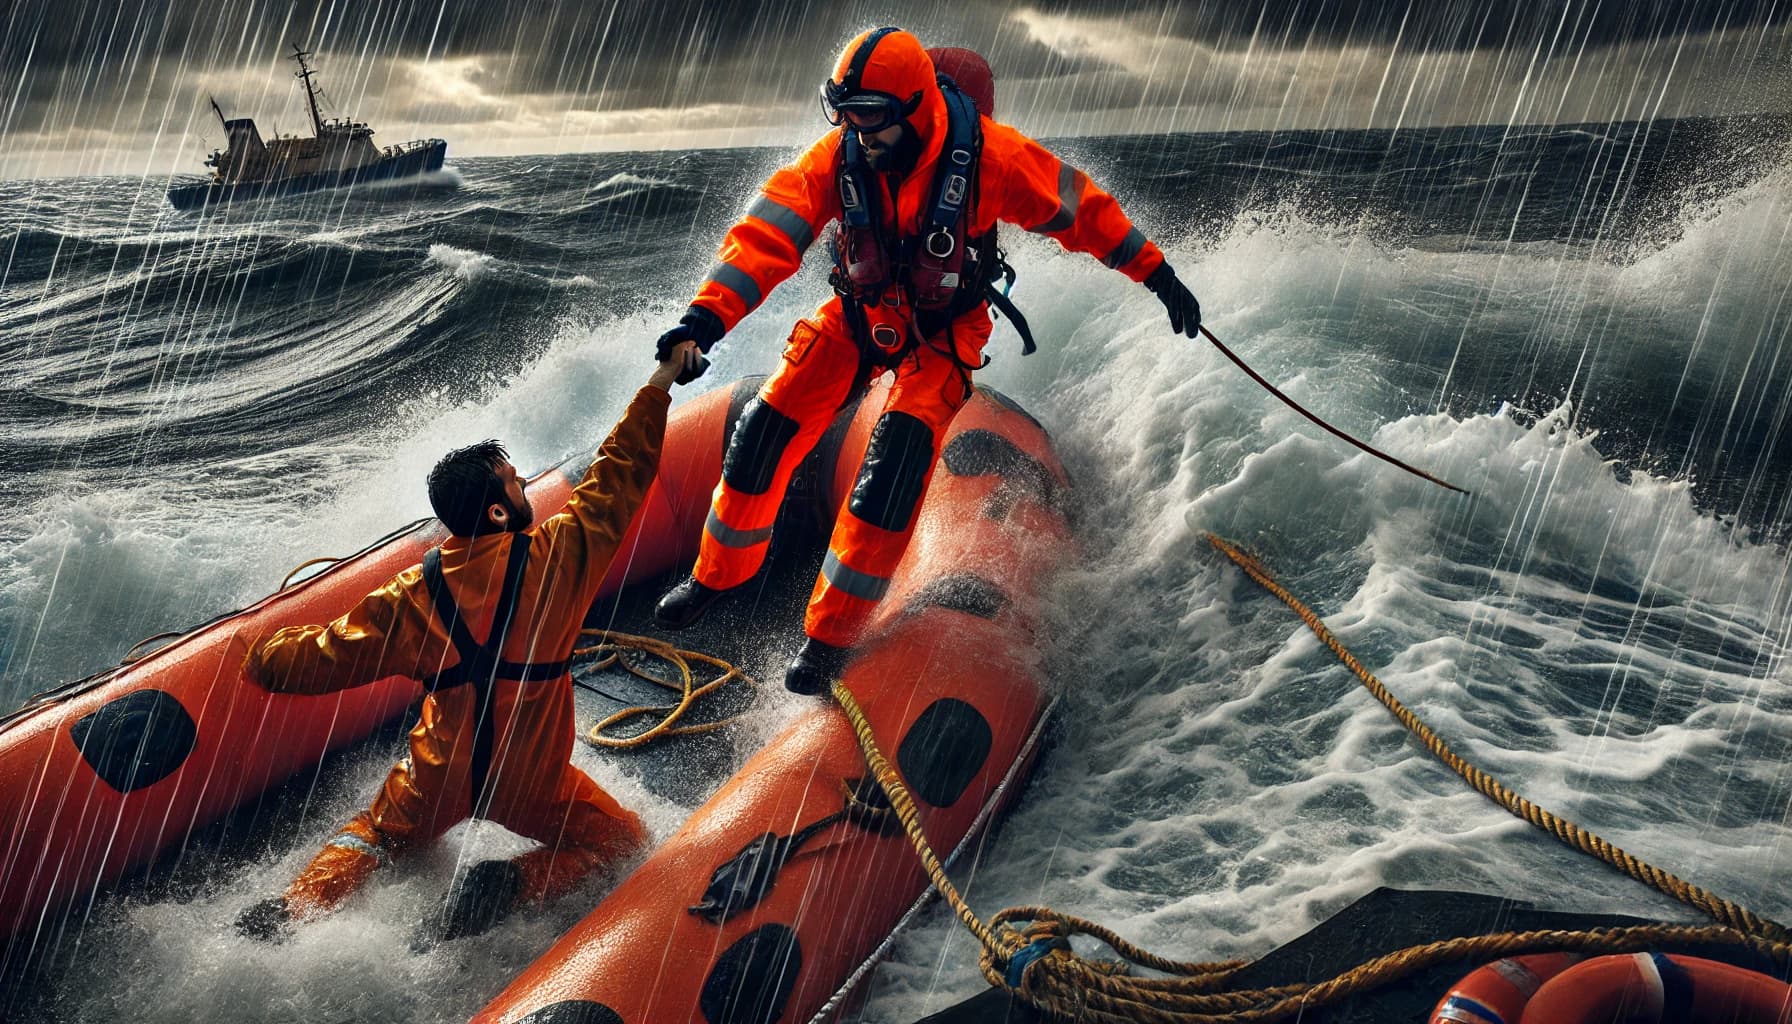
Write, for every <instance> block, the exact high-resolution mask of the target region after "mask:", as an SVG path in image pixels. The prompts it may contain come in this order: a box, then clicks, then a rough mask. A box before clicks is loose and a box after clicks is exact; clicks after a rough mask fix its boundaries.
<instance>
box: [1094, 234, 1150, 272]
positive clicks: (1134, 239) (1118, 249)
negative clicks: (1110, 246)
mask: <svg viewBox="0 0 1792 1024" xmlns="http://www.w3.org/2000/svg"><path fill="white" fill-rule="evenodd" d="M1144 248H1145V232H1143V231H1140V230H1139V229H1138V228H1136V227H1135V228H1133V229H1132V230H1131V231H1128V232H1127V233H1126V237H1125V238H1122V239H1121V240H1120V244H1119V245H1116V246H1114V251H1113V252H1110V253H1108V254H1107V255H1106V256H1104V257H1102V260H1101V262H1102V263H1104V264H1106V265H1108V266H1110V267H1112V268H1114V269H1115V270H1119V269H1120V268H1121V267H1124V266H1126V265H1127V264H1128V263H1131V262H1132V261H1133V257H1135V256H1137V255H1138V254H1139V252H1140V250H1142V249H1144Z"/></svg>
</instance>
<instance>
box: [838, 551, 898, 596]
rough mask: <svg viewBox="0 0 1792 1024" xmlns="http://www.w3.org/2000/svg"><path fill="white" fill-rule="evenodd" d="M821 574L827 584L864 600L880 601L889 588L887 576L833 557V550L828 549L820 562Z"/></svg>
mask: <svg viewBox="0 0 1792 1024" xmlns="http://www.w3.org/2000/svg"><path fill="white" fill-rule="evenodd" d="M821 575H822V576H823V577H825V578H826V579H827V581H828V583H829V585H831V586H834V587H837V588H839V589H840V590H843V591H845V592H846V593H848V594H851V595H852V596H854V597H857V598H861V599H863V600H866V601H881V600H883V596H884V593H885V592H886V591H888V590H889V589H890V581H889V580H888V579H887V578H885V577H883V576H873V575H871V574H870V573H868V572H860V571H859V570H857V569H854V568H853V567H851V566H849V565H847V564H845V563H844V562H842V561H840V559H838V558H836V557H834V552H833V551H829V552H828V557H827V559H826V560H825V561H823V562H822V563H821Z"/></svg>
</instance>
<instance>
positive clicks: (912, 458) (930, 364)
mask: <svg viewBox="0 0 1792 1024" xmlns="http://www.w3.org/2000/svg"><path fill="white" fill-rule="evenodd" d="M989 330H990V323H989V317H988V316H987V315H985V314H983V313H981V312H978V313H973V314H970V315H967V316H964V317H961V318H960V319H959V320H958V321H957V322H956V323H954V324H953V327H952V333H953V338H954V340H955V342H956V344H957V349H958V360H956V361H955V360H953V359H952V358H950V357H948V356H947V355H946V354H945V353H944V352H942V351H939V350H936V349H933V348H931V347H926V346H923V347H922V348H921V349H920V350H918V352H917V353H916V355H915V357H914V358H911V359H904V360H903V361H902V364H901V365H900V366H899V367H897V370H896V383H895V385H894V386H893V387H892V388H891V389H890V397H889V399H888V400H887V401H886V402H885V403H884V411H883V413H882V414H881V415H880V417H879V419H878V422H877V425H876V426H874V427H873V429H872V441H871V444H870V446H869V447H868V448H867V451H866V461H865V462H864V463H863V464H861V466H860V469H859V474H858V477H857V479H856V480H855V481H854V483H853V488H852V491H851V492H850V493H849V495H848V498H847V501H846V503H845V504H844V505H843V506H842V507H841V509H840V515H839V517H838V518H836V519H835V520H834V532H833V536H832V537H830V538H829V540H828V553H827V557H826V559H825V560H824V561H823V563H822V568H821V573H820V574H819V575H818V576H817V577H816V579H815V589H814V590H813V591H812V592H811V593H810V596H809V609H808V612H807V613H806V614H805V615H804V617H803V629H804V631H805V632H806V633H808V635H810V636H812V637H814V638H815V639H817V640H820V641H822V642H823V643H828V644H833V645H834V646H836V647H850V646H852V645H854V644H856V643H858V642H859V640H860V638H861V636H862V635H863V633H864V630H865V625H866V623H867V622H869V621H870V618H871V615H872V613H873V612H875V611H876V610H877V605H878V602H879V601H881V600H882V599H883V596H884V592H885V591H886V590H888V589H889V585H890V577H891V576H892V575H894V574H895V572H896V566H897V564H898V563H900V562H901V561H902V554H903V552H904V551H906V550H908V542H909V538H910V537H911V536H913V535H914V532H915V523H916V522H917V521H918V520H919V519H920V511H921V510H920V504H921V499H922V497H923V496H924V495H925V494H926V491H927V484H928V481H930V480H931V479H932V477H933V467H934V465H935V464H936V463H937V462H938V461H939V450H940V437H941V435H942V434H944V432H945V430H946V427H947V426H948V425H949V424H950V423H951V422H952V417H953V416H955V415H957V413H958V410H959V409H960V408H961V407H962V406H963V405H964V403H965V400H966V399H968V398H969V397H970V376H969V373H968V371H966V370H964V369H962V368H961V367H960V366H959V365H958V363H959V362H962V363H965V364H968V365H971V366H975V365H976V364H977V363H979V362H980V361H981V353H982V351H983V345H984V343H985V342H986V341H988V340H989ZM936 340H938V339H936ZM941 343H942V344H943V341H942V342H941ZM874 453H878V454H881V456H882V457H881V458H873V455H874Z"/></svg>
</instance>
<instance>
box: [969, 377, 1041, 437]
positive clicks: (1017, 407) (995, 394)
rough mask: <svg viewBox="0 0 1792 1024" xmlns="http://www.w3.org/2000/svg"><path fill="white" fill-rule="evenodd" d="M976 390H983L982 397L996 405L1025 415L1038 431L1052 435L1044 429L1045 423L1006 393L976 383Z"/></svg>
mask: <svg viewBox="0 0 1792 1024" xmlns="http://www.w3.org/2000/svg"><path fill="white" fill-rule="evenodd" d="M977 390H978V391H981V392H983V397H985V398H987V399H989V400H990V401H992V402H994V403H996V404H997V405H999V406H1001V407H1002V408H1004V409H1006V410H1008V411H1009V412H1012V413H1017V414H1019V415H1021V416H1025V417H1026V418H1027V422H1028V423H1031V424H1033V425H1034V426H1035V427H1038V428H1039V432H1040V433H1041V434H1044V435H1045V436H1046V437H1050V436H1052V432H1051V431H1049V430H1047V429H1045V424H1043V423H1041V422H1039V420H1038V419H1037V418H1036V417H1035V416H1034V415H1033V414H1032V413H1030V412H1028V411H1027V410H1026V408H1025V407H1024V406H1022V405H1021V404H1020V403H1019V402H1016V401H1015V400H1014V399H1012V398H1009V397H1008V396H1007V395H1004V394H1002V393H1001V392H1000V391H997V390H996V389H995V388H992V387H990V386H989V385H987V384H979V385H977Z"/></svg>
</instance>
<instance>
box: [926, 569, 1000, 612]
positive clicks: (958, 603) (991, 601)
mask: <svg viewBox="0 0 1792 1024" xmlns="http://www.w3.org/2000/svg"><path fill="white" fill-rule="evenodd" d="M1006 607H1008V595H1007V594H1006V593H1004V592H1003V591H1002V588H1001V587H998V586H996V585H995V584H994V583H991V582H990V581H988V580H986V579H984V578H983V577H981V576H978V575H976V574H974V573H968V572H961V573H954V574H953V575H951V576H941V577H938V578H937V579H932V580H928V581H927V585H926V586H924V587H922V588H921V592H920V593H918V594H916V595H915V597H914V600H912V601H910V602H909V604H908V610H909V611H911V612H918V611H920V610H922V609H923V608H946V609H950V610H951V611H955V612H964V613H966V614H968V615H975V616H977V617H978V618H981V619H993V618H995V617H996V616H997V615H999V614H1001V611H1002V609H1003V608H1006Z"/></svg>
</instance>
